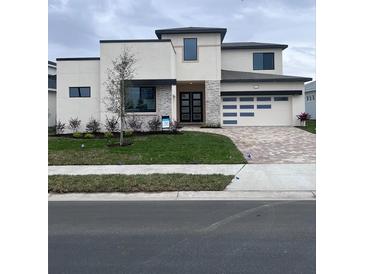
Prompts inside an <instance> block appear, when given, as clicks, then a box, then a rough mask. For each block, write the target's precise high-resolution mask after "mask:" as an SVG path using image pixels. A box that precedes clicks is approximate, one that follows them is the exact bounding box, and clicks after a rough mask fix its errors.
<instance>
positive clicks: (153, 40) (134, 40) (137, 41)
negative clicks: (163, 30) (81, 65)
mask: <svg viewBox="0 0 365 274" xmlns="http://www.w3.org/2000/svg"><path fill="white" fill-rule="evenodd" d="M99 42H100V43H154V42H171V39H130V40H100V41H99Z"/></svg>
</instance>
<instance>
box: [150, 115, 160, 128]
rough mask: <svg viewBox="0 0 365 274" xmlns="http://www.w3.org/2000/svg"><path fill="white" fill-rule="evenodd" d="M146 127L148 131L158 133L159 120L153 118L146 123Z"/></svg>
mask: <svg viewBox="0 0 365 274" xmlns="http://www.w3.org/2000/svg"><path fill="white" fill-rule="evenodd" d="M148 127H149V129H150V131H159V130H160V129H161V121H160V118H159V117H154V118H153V119H152V120H150V121H148Z"/></svg>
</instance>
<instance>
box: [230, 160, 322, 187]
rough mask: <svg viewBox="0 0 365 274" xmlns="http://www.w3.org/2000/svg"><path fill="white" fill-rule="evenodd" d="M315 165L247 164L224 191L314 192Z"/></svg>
mask: <svg viewBox="0 0 365 274" xmlns="http://www.w3.org/2000/svg"><path fill="white" fill-rule="evenodd" d="M315 189H316V165H315V164H248V165H245V167H244V168H242V169H241V170H240V171H239V173H238V174H237V175H236V177H235V179H233V180H232V183H231V184H229V185H228V186H227V188H226V190H225V191H315Z"/></svg>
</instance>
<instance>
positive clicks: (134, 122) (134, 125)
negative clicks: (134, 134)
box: [128, 115, 143, 131]
mask: <svg viewBox="0 0 365 274" xmlns="http://www.w3.org/2000/svg"><path fill="white" fill-rule="evenodd" d="M142 123H143V122H142V121H141V120H140V119H139V118H138V117H136V116H135V115H132V117H131V118H129V119H128V125H129V127H130V128H131V129H132V130H133V131H140V130H141V128H142Z"/></svg>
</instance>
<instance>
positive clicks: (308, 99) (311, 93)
mask: <svg viewBox="0 0 365 274" xmlns="http://www.w3.org/2000/svg"><path fill="white" fill-rule="evenodd" d="M304 88H305V112H308V113H309V114H310V116H311V119H313V120H315V119H316V100H317V99H316V81H313V82H309V83H307V84H305V87H304Z"/></svg>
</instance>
